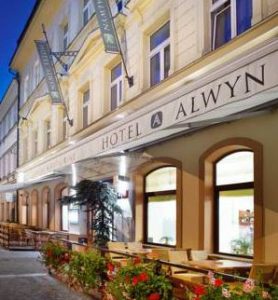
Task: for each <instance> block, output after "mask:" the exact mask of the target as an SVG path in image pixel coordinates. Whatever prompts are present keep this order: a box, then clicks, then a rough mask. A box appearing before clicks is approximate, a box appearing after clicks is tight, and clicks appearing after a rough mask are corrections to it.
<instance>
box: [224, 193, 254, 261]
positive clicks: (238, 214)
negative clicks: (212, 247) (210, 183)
mask: <svg viewBox="0 0 278 300" xmlns="http://www.w3.org/2000/svg"><path fill="white" fill-rule="evenodd" d="M253 240H254V191H253V189H244V190H231V191H220V193H219V252H222V253H230V254H238V255H248V256H252V255H253Z"/></svg>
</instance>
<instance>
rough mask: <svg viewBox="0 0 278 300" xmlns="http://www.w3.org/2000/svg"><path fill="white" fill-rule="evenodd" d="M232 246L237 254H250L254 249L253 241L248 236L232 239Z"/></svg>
mask: <svg viewBox="0 0 278 300" xmlns="http://www.w3.org/2000/svg"><path fill="white" fill-rule="evenodd" d="M231 246H232V251H233V252H234V253H235V254H241V255H250V254H251V251H252V247H251V242H250V241H249V240H248V239H246V238H242V239H235V240H232V242H231Z"/></svg>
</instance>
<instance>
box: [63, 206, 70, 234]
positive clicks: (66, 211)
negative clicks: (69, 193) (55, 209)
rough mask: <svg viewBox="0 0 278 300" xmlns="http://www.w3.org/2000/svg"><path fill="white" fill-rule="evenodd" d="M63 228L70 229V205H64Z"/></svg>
mask: <svg viewBox="0 0 278 300" xmlns="http://www.w3.org/2000/svg"><path fill="white" fill-rule="evenodd" d="M62 230H64V231H68V230H69V207H68V205H62Z"/></svg>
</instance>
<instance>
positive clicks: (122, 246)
mask: <svg viewBox="0 0 278 300" xmlns="http://www.w3.org/2000/svg"><path fill="white" fill-rule="evenodd" d="M107 247H108V249H109V250H112V251H113V250H114V251H125V250H126V243H125V242H108V243H107ZM109 255H110V258H111V259H113V258H117V257H119V254H117V253H112V252H110V253H109Z"/></svg>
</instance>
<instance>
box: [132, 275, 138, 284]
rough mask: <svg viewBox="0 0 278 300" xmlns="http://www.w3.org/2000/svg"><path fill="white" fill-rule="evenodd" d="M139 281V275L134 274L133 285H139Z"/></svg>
mask: <svg viewBox="0 0 278 300" xmlns="http://www.w3.org/2000/svg"><path fill="white" fill-rule="evenodd" d="M138 282H139V279H138V277H137V276H134V277H133V278H132V285H137V284H138Z"/></svg>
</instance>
